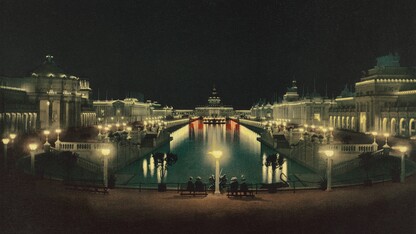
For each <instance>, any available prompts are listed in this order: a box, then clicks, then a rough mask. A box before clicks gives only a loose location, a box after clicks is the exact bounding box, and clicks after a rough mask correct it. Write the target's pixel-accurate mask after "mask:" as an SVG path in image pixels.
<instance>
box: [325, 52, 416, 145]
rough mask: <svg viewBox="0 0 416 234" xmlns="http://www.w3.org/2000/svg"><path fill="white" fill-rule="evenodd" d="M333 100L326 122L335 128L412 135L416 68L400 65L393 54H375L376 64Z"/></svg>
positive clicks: (413, 128)
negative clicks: (348, 92) (350, 91)
mask: <svg viewBox="0 0 416 234" xmlns="http://www.w3.org/2000/svg"><path fill="white" fill-rule="evenodd" d="M336 102H337V105H336V106H334V108H331V110H330V122H331V124H332V125H333V126H335V127H337V128H342V129H351V130H355V131H359V132H370V131H376V132H383V133H390V135H393V136H402V137H409V136H414V135H416V128H415V119H416V70H415V68H414V67H401V66H400V57H399V56H398V55H397V54H396V55H391V54H390V55H387V56H382V57H379V58H377V65H376V66H375V67H374V68H372V69H369V70H368V71H367V72H366V73H365V74H364V76H363V77H362V78H361V80H360V81H359V82H357V83H356V84H355V95H354V96H353V97H348V98H345V97H341V98H339V99H336Z"/></svg>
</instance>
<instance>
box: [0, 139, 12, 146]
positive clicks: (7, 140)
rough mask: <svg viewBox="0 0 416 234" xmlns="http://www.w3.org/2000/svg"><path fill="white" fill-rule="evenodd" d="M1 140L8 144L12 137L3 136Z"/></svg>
mask: <svg viewBox="0 0 416 234" xmlns="http://www.w3.org/2000/svg"><path fill="white" fill-rule="evenodd" d="M1 141H2V142H3V144H5V145H7V144H9V142H10V139H9V138H3V139H2V140H1Z"/></svg>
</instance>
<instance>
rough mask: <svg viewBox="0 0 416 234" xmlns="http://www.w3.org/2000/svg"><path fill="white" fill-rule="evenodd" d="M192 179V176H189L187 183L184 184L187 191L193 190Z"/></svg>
mask: <svg viewBox="0 0 416 234" xmlns="http://www.w3.org/2000/svg"><path fill="white" fill-rule="evenodd" d="M192 180H193V178H192V176H190V177H189V180H188V184H187V186H186V190H188V191H189V193H192V192H194V189H195V185H194V182H193V181H192Z"/></svg>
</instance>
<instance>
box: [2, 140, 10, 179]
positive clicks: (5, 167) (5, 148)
mask: <svg viewBox="0 0 416 234" xmlns="http://www.w3.org/2000/svg"><path fill="white" fill-rule="evenodd" d="M2 142H3V146H4V171H5V172H7V144H9V142H10V139H9V138H3V139H2Z"/></svg>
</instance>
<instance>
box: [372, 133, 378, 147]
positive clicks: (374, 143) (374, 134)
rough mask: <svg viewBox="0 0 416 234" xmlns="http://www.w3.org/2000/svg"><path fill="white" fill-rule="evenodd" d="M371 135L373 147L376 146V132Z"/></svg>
mask: <svg viewBox="0 0 416 234" xmlns="http://www.w3.org/2000/svg"><path fill="white" fill-rule="evenodd" d="M371 135H373V138H374V142H373V145H377V142H376V136H377V132H371Z"/></svg>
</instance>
